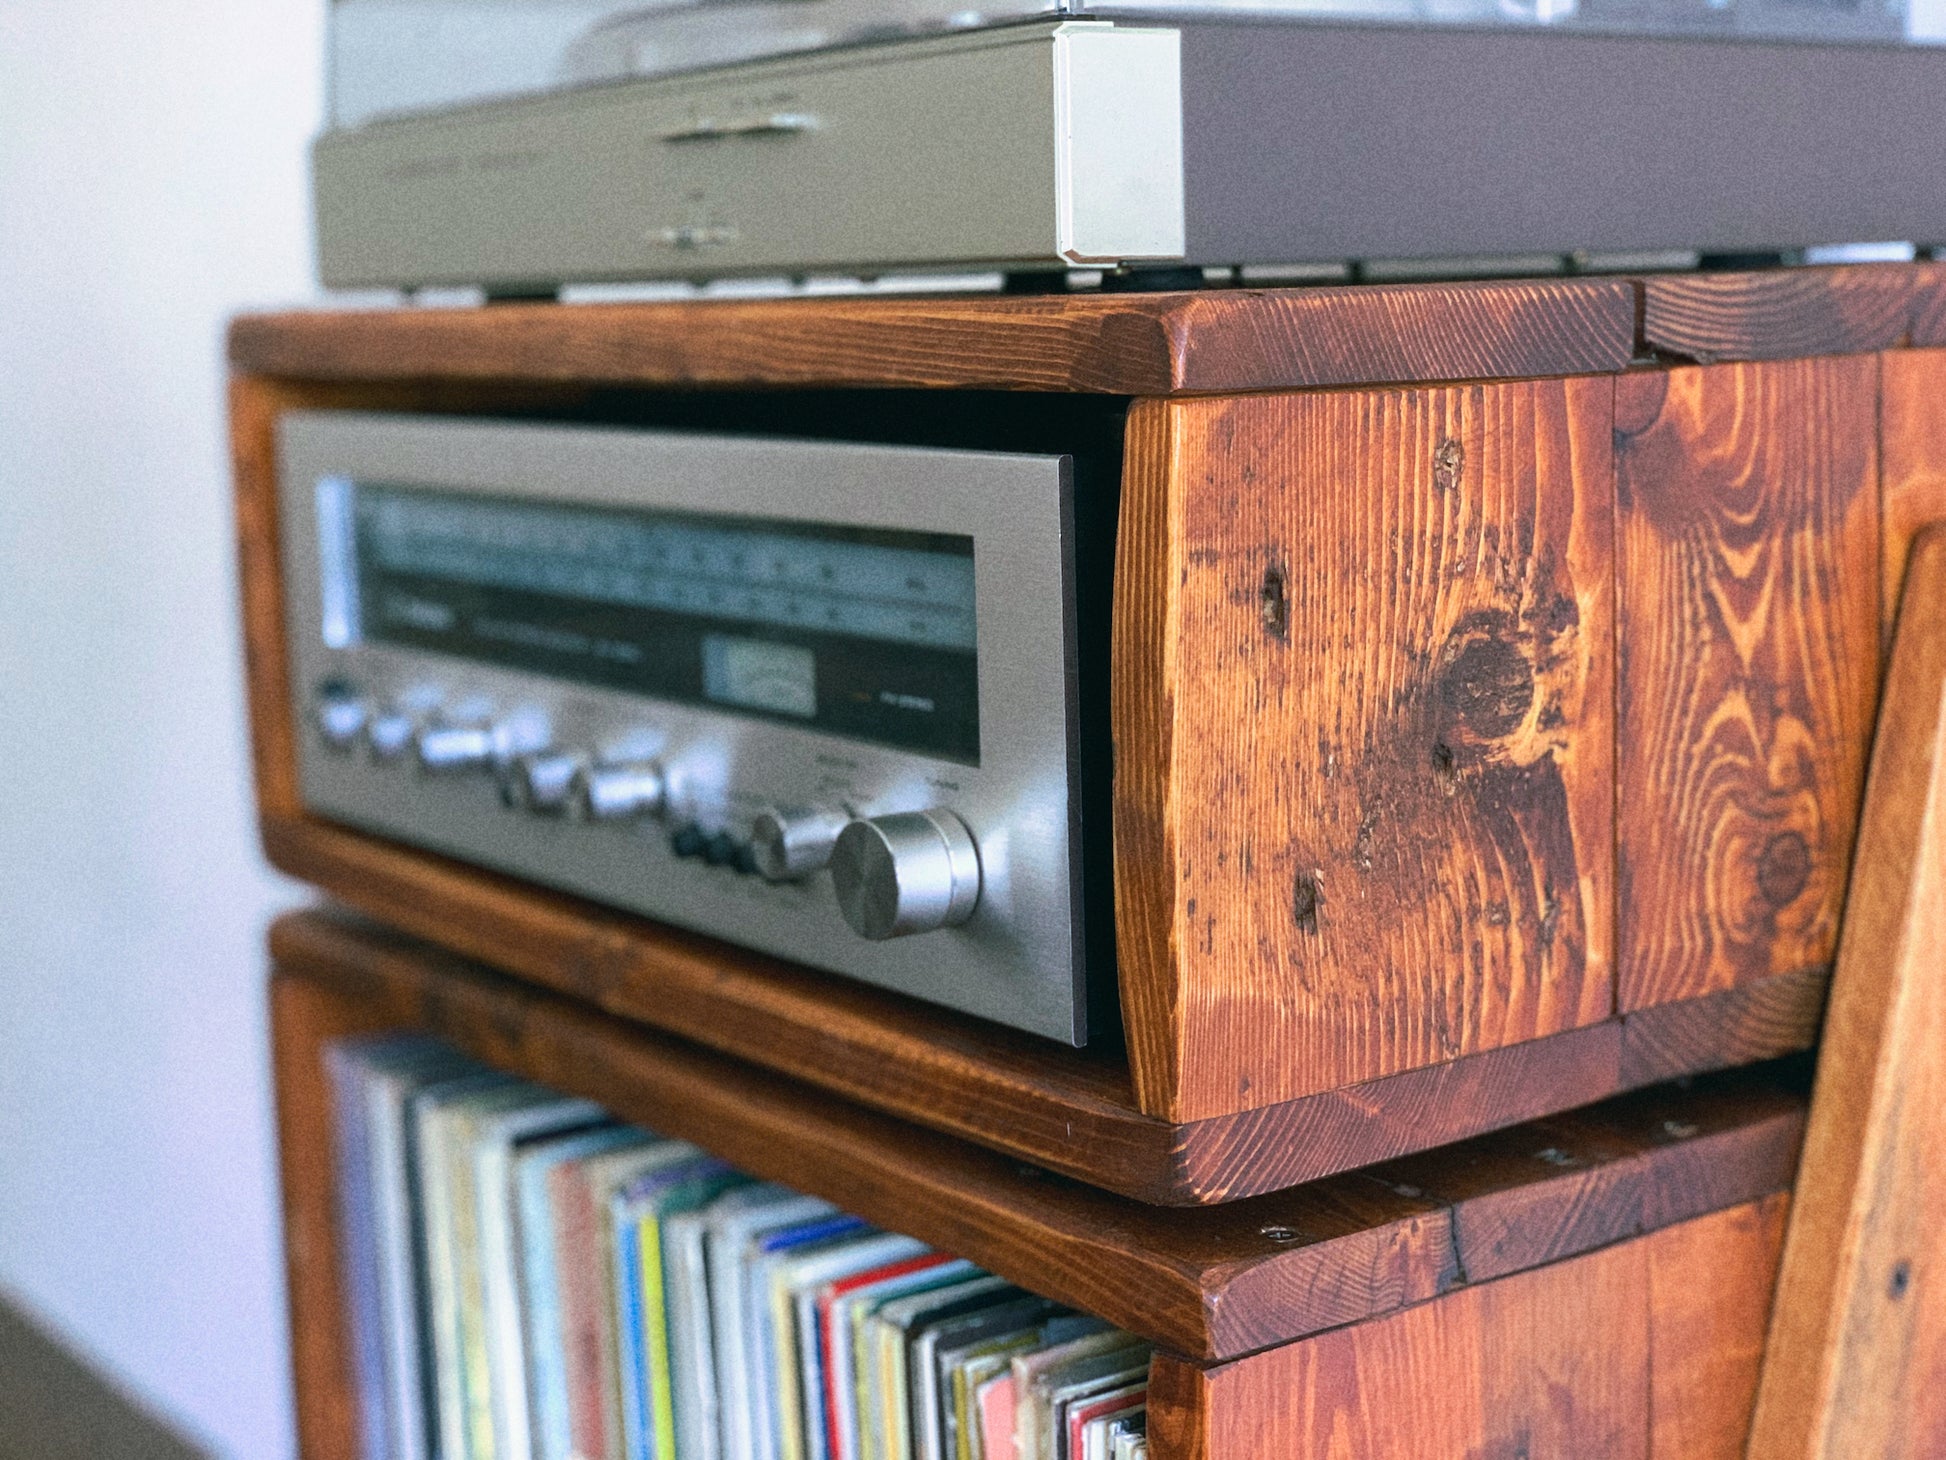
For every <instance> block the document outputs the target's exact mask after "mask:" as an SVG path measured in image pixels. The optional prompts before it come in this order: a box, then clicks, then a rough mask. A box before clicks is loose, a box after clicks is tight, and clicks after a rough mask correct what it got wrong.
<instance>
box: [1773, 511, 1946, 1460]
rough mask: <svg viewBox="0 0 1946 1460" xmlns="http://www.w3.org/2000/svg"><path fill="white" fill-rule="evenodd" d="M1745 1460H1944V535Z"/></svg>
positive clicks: (1865, 836) (1903, 610)
mask: <svg viewBox="0 0 1946 1460" xmlns="http://www.w3.org/2000/svg"><path fill="white" fill-rule="evenodd" d="M1882 724H1883V726H1884V730H1883V733H1882V735H1881V737H1880V739H1879V742H1878V747H1877V749H1876V751H1875V752H1874V754H1873V757H1872V770H1871V781H1870V784H1869V787H1868V789H1867V793H1866V804H1865V818H1864V825H1863V826H1862V828H1861V830H1860V833H1859V852H1860V857H1859V865H1858V870H1857V872H1856V874H1855V886H1854V888H1853V891H1852V895H1851V903H1850V908H1849V910H1848V913H1847V916H1846V919H1845V929H1844V941H1843V943H1842V944H1841V946H1840V948H1839V951H1838V968H1837V972H1836V974H1835V976H1834V978H1833V981H1832V999H1831V1015H1830V1018H1829V1020H1828V1022H1827V1024H1826V1027H1825V1037H1824V1042H1823V1045H1822V1047H1821V1050H1820V1052H1819V1056H1818V1077H1817V1087H1816V1090H1815V1092H1814V1099H1813V1103H1812V1107H1811V1121H1810V1128H1809V1132H1808V1137H1807V1161H1806V1165H1805V1171H1804V1178H1803V1179H1802V1180H1801V1181H1800V1182H1799V1184H1798V1190H1797V1198H1796V1203H1795V1209H1794V1211H1793V1214H1792V1219H1791V1226H1790V1234H1789V1237H1788V1240H1787V1243H1786V1246H1785V1249H1784V1262H1783V1271H1782V1273H1781V1275H1780V1277H1779V1279H1778V1290H1777V1306H1776V1311H1775V1316H1774V1319H1773V1323H1772V1327H1771V1336H1770V1345H1769V1352H1768V1354H1767V1355H1766V1357H1765V1360H1764V1373H1763V1384H1762V1388H1761V1390H1760V1391H1759V1395H1758V1403H1757V1410H1756V1419H1755V1422H1754V1425H1753V1428H1752V1431H1751V1441H1750V1460H1851V1457H1854V1456H1871V1457H1874V1460H1921V1457H1927V1456H1936V1455H1939V1454H1941V1453H1942V1452H1943V1451H1946V1401H1942V1399H1941V1394H1942V1392H1946V1390H1942V1385H1946V1240H1942V1238H1941V1235H1940V1223H1939V1212H1940V1208H1941V1206H1942V1205H1943V1204H1946V1163H1942V1161H1941V1159H1940V1158H1941V1154H1942V1151H1946V1115H1943V1114H1942V1112H1946V982H1942V980H1941V978H1940V968H1939V955H1940V950H1941V948H1942V947H1946V526H1941V525H1935V526H1934V527H1932V528H1930V529H1929V530H1927V531H1926V532H1924V533H1922V534H1920V536H1919V537H1918V539H1917V540H1916V542H1915V544H1914V546H1913V550H1912V555H1911V563H1910V567H1909V569H1908V571H1907V573H1906V576H1905V588H1904V593H1903V595H1902V602H1901V607H1900V611H1899V619H1898V630H1897V633H1896V635H1895V637H1894V639H1893V648H1892V659H1891V665H1890V669H1889V672H1888V674H1887V679H1886V695H1885V705H1884V709H1883V711H1882Z"/></svg>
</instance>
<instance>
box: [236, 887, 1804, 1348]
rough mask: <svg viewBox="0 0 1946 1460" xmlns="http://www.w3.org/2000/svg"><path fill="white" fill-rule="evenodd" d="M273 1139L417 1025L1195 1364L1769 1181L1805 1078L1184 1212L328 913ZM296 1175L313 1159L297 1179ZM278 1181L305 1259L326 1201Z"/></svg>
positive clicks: (1728, 1088) (1655, 1096)
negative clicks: (332, 1047) (358, 1036)
mask: <svg viewBox="0 0 1946 1460" xmlns="http://www.w3.org/2000/svg"><path fill="white" fill-rule="evenodd" d="M271 948H272V956H273V959H274V962H275V966H276V970H277V980H276V986H275V1008H276V1022H277V1027H278V1031H279V1034H278V1045H279V1049H280V1060H279V1067H278V1081H279V1091H280V1104H281V1106H282V1108H283V1109H284V1111H285V1112H286V1114H285V1127H284V1131H283V1142H284V1149H285V1150H286V1152H287V1153H309V1159H312V1160H316V1161H325V1160H327V1159H328V1152H329V1150H330V1136H329V1129H330V1127H329V1122H328V1117H327V1112H326V1111H325V1109H324V1104H325V1102H326V1099H327V1096H326V1086H325V1084H324V1080H323V1075H322V1073H321V1069H320V1067H319V1066H318V1058H317V1056H318V1046H319V1044H320V1042H321V1041H323V1040H326V1039H329V1038H333V1037H336V1036H339V1035H343V1034H347V1033H350V1032H353V1031H354V1030H375V1029H384V1028H401V1027H405V1028H414V1029H421V1030H425V1031H428V1032H431V1033H434V1034H437V1035H439V1036H440V1037H441V1038H443V1039H446V1040H448V1041H449V1042H451V1043H452V1044H454V1045H456V1046H458V1047H459V1048H461V1049H463V1050H465V1051H466V1052H468V1053H469V1054H472V1055H474V1056H475V1057H476V1058H479V1059H481V1060H483V1061H485V1062H487V1063H489V1064H492V1065H495V1066H497V1067H499V1068H502V1069H505V1070H508V1071H511V1072H512V1073H515V1074H518V1075H521V1076H523V1077H525V1078H528V1079H532V1080H535V1081H537V1082H539V1083H542V1084H546V1085H549V1086H552V1087H554V1088H557V1089H561V1090H564V1091H567V1092H569V1093H571V1094H576V1095H582V1096H586V1097H588V1098H590V1099H594V1100H599V1101H601V1102H602V1103H603V1104H604V1105H606V1106H607V1107H608V1108H610V1109H611V1110H613V1111H614V1112H615V1113H616V1114H617V1115H619V1116H621V1117H623V1118H625V1119H628V1120H631V1121H634V1122H636V1123H639V1124H641V1125H644V1126H646V1127H648V1128H650V1129H653V1130H657V1131H660V1132H662V1133H664V1134H667V1135H671V1136H677V1137H681V1138H683V1139H687V1140H692V1141H695V1142H697V1143H698V1144H700V1145H703V1146H705V1147H707V1148H708V1149H710V1150H711V1151H713V1152H715V1153H716V1154H718V1155H721V1156H722V1157H724V1158H725V1159H726V1160H729V1161H731V1162H733V1163H734V1164H736V1165H738V1166H740V1167H742V1168H744V1169H746V1170H749V1171H751V1172H753V1173H755V1174H756V1175H759V1176H762V1177H765V1178H767V1179H770V1180H775V1181H781V1182H785V1183H788V1184H789V1185H792V1186H796V1187H799V1188H802V1189H803V1190H806V1191H809V1192H812V1193H814V1194H816V1195H818V1196H822V1197H825V1198H827V1199H829V1200H831V1201H833V1202H836V1203H838V1204H840V1205H841V1206H843V1207H845V1208H846V1209H847V1210H850V1211H854V1212H856V1213H858V1214H859V1215H860V1216H863V1217H865V1218H866V1219H867V1220H869V1221H872V1222H875V1223H877V1224H879V1225H882V1226H886V1227H888V1228H891V1229H894V1230H898V1231H905V1232H910V1233H911V1234H912V1235H914V1236H917V1237H920V1238H922V1239H923V1240H925V1241H927V1242H930V1243H932V1244H934V1245H935V1246H938V1247H940V1248H943V1249H945V1250H948V1251H951V1252H955V1253H958V1254H961V1255H963V1256H966V1257H968V1258H970V1259H972V1260H973V1261H974V1262H976V1263H978V1264H980V1265H981V1266H983V1267H986V1268H990V1269H991V1270H992V1271H994V1272H997V1273H1000V1274H1002V1275H1004V1276H1006V1277H1009V1278H1011V1279H1013V1280H1015V1281H1017V1282H1020V1283H1022V1284H1024V1285H1026V1286H1029V1287H1031V1288H1033V1289H1034V1290H1036V1291H1038V1292H1041V1293H1044V1294H1046V1295H1047V1296H1049V1297H1052V1298H1056V1299H1059V1300H1060V1301H1062V1302H1066V1303H1071V1304H1073V1305H1075V1306H1076V1307H1079V1308H1082V1309H1085V1310H1086V1311H1089V1312H1092V1313H1096V1314H1099V1315H1100V1316H1102V1317H1103V1318H1106V1319H1108V1320H1109V1321H1110V1322H1112V1323H1115V1324H1117V1325H1119V1326H1121V1327H1123V1328H1127V1329H1129V1330H1130V1331H1132V1332H1134V1333H1137V1334H1140V1335H1141V1336H1143V1337H1145V1338H1148V1339H1150V1340H1152V1341H1154V1342H1155V1343H1157V1344H1159V1345H1161V1346H1163V1347H1164V1348H1167V1349H1169V1350H1171V1351H1173V1352H1175V1353H1178V1354H1181V1355H1185V1356H1187V1357H1190V1358H1194V1359H1199V1360H1205V1361H1211V1360H1221V1359H1227V1358H1232V1357H1235V1356H1237V1355H1240V1354H1245V1353H1249V1352H1252V1351H1255V1350H1258V1349H1263V1348H1268V1347H1271V1346H1274V1345H1278V1344H1282V1343H1287V1342H1289V1341H1291V1340H1293V1339H1296V1338H1301V1337H1303V1336H1305V1335H1307V1334H1311V1333H1316V1332H1318V1331H1321V1330H1323V1329H1327V1328H1333V1327H1337V1326H1339V1325H1341V1324H1346V1323H1353V1322H1359V1321H1363V1320H1367V1319H1370V1318H1373V1317H1375V1316H1378V1315H1380V1314H1384V1313H1388V1312H1391V1311H1394V1310H1396V1309H1399V1308H1403V1307H1406V1306H1409V1305H1412V1304H1415V1303H1420V1302H1425V1301H1427V1300H1430V1299H1432V1298H1435V1297H1437V1296H1439V1295H1440V1294H1442V1293H1444V1292H1447V1291H1449V1290H1451V1289H1452V1288H1454V1287H1456V1286H1459V1285H1462V1284H1466V1283H1478V1282H1484V1281H1487V1280H1489V1279H1493V1278H1498V1277H1503V1276H1506V1275H1508V1274H1511V1273H1515V1272H1520V1271H1523V1270H1526V1269H1529V1268H1534V1267H1540V1266H1544V1265H1546V1264H1549V1263H1554V1262H1559V1261H1561V1260H1563V1259H1564V1258H1567V1257H1571V1256H1573V1255H1575V1254H1577V1253H1582V1252H1587V1251H1591V1250H1593V1249H1595V1248H1598V1247H1602V1246H1605V1245H1607V1244H1609V1243H1612V1242H1616V1241H1619V1240H1621V1239H1623V1238H1627V1237H1632V1236H1635V1235H1638V1234H1640V1233H1642V1232H1646V1231H1651V1230H1654V1229H1656V1228H1659V1227H1664V1226H1669V1225H1673V1224H1675V1223H1678V1222H1682V1221H1684V1220H1687V1219H1689V1218H1691V1217H1695V1216H1699V1215H1702V1214H1704V1213H1706V1212H1712V1211H1717V1210H1721V1209H1724V1208H1727V1207H1731V1206H1735V1205H1738V1204H1740V1203H1744V1202H1748V1201H1751V1200H1754V1199H1756V1198H1759V1197H1762V1196H1766V1195H1769V1194H1771V1193H1774V1192H1778V1191H1782V1190H1785V1189H1787V1188H1788V1186H1789V1183H1790V1179H1791V1175H1792V1170H1793V1166H1794V1162H1795V1159H1796V1152H1797V1147H1798V1143H1799V1140H1800V1138H1801V1134H1802V1128H1803V1120H1804V1097H1803V1095H1802V1093H1801V1087H1802V1079H1801V1075H1793V1074H1792V1073H1791V1072H1790V1071H1789V1070H1779V1069H1778V1068H1775V1067H1771V1068H1765V1069H1760V1070H1756V1071H1744V1072H1739V1073H1735V1074H1726V1075H1720V1076H1715V1077H1711V1078H1709V1079H1706V1080H1702V1081H1698V1082H1696V1083H1695V1084H1694V1085H1692V1086H1691V1087H1690V1088H1689V1089H1687V1090H1684V1091H1680V1092H1676V1091H1671V1090H1668V1089H1664V1090H1661V1091H1650V1092H1644V1093H1642V1094H1639V1095H1635V1096H1630V1097H1626V1098H1624V1099H1622V1100H1619V1101H1615V1102H1612V1103H1610V1104H1607V1105H1601V1106H1596V1107H1594V1108H1593V1109H1590V1110H1586V1111H1582V1112H1578V1113H1576V1114H1574V1115H1569V1116H1563V1117H1558V1118H1555V1119H1550V1120H1547V1121H1542V1122H1538V1123H1535V1124H1533V1125H1528V1126H1522V1127H1519V1128H1517V1129H1515V1130H1512V1131H1508V1132H1504V1133H1502V1134H1499V1135H1494V1136H1488V1137H1483V1138H1481V1139H1479V1140H1475V1141H1471V1142H1467V1143H1465V1144H1463V1145H1460V1146H1457V1147H1453V1148H1450V1149H1447V1150H1443V1151H1439V1152H1434V1153H1430V1154H1427V1155H1423V1156H1417V1157H1411V1158H1407V1159H1405V1160H1401V1161H1397V1162H1393V1163H1390V1164H1387V1165H1384V1166H1380V1167H1376V1168H1372V1169H1370V1170H1366V1171H1363V1172H1358V1173H1351V1174H1345V1175H1340V1176H1336V1177H1332V1178H1329V1179H1326V1180H1323V1181H1318V1182H1313V1183H1310V1184H1307V1185H1305V1186H1300V1187H1296V1188H1293V1189H1291V1190H1288V1191H1284V1192H1279V1193H1277V1194H1275V1195H1270V1196H1263V1197H1258V1198H1255V1199H1252V1200H1249V1201H1240V1202H1234V1203H1230V1204H1228V1205H1225V1206H1222V1207H1214V1208H1205V1209H1199V1210H1192V1211H1170V1210H1168V1209H1165V1208H1159V1207H1153V1206H1148V1205H1144V1204H1141V1203H1135V1202H1130V1201H1126V1200H1123V1199H1121V1198H1118V1197H1115V1196H1111V1195H1109V1194H1107V1193H1105V1192H1101V1191H1098V1190H1095V1189H1093V1188H1091V1187H1088V1186H1085V1185H1083V1184H1081V1183H1079V1182H1075V1181H1070V1180H1066V1179H1064V1178H1062V1177H1060V1176H1057V1175H1054V1174H1051V1173H1048V1172H1044V1171H1041V1170H1038V1169H1035V1168H1033V1167H1029V1166H1025V1165H1023V1164H1021V1163H1020V1162H1017V1161H1013V1160H1009V1159H1007V1158H1005V1157H1003V1156H1000V1155H998V1154H996V1153H994V1152H991V1151H988V1150H985V1149H983V1148H981V1147H978V1146H975V1145H972V1144H970V1143H968V1142H965V1141H960V1140H957V1139H954V1138H952V1137H950V1136H945V1135H940V1134H937V1133H934V1132H928V1131H923V1130H918V1129H915V1128H913V1127H911V1126H909V1125H906V1124H905V1123H903V1122H900V1121H895V1120H892V1119H890V1118H888V1117H885V1116H882V1115H878V1114H876V1113H873V1112H870V1111H866V1110H862V1109H860V1108H858V1107H856V1106H854V1105H852V1104H850V1103H849V1102H846V1101H842V1100H839V1099H836V1098H834V1097H832V1096H829V1095H826V1094H823V1093H822V1092H819V1091H816V1090H814V1089H812V1088H810V1087H809V1086H806V1085H803V1084H800V1083H798V1082H796V1081H792V1080H788V1079H785V1078H783V1077H781V1076H778V1075H775V1074H772V1073H769V1072H766V1071H763V1070H759V1069H757V1068H754V1067H752V1066H750V1065H747V1064H744V1063H742V1062H739V1061H735V1060H730V1059H727V1058H725V1057H723V1056H721V1055H717V1054H713V1053H711V1052H709V1051H707V1050H704V1049H702V1048H699V1047H697V1046H695V1045H692V1044H688V1043H685V1042H683V1041H680V1040H676V1039H672V1038H670V1037H668V1036H666V1035H662V1034H658V1033H656V1032H654V1031H651V1030H647V1029H643V1028H642V1027H640V1026H639V1025H637V1024H634V1023H632V1022H630V1021H626V1020H620V1019H615V1018H612V1017H609V1016H606V1015H602V1014H599V1013H595V1012H593V1011H591V1010H589V1009H587V1008H586V1007H584V1006H582V1005H580V1004H579V1003H577V1002H575V1001H573V1000H569V999H563V998H560V997H557V996H554V995H551V994H547V993H545V992H542V991H539V990H536V989H534V988H532V987H531V986H528V985H526V984H523V983H520V982H518V981H515V980H510V979H507V978H504V977H501V976H500V975H497V974H494V973H492V972H490V971H488V970H486V969H483V968H481V967H479V966H477V965H473V964H469V963H466V962H463V961H462V960H460V959H457V958H454V957H452V956H451V955H449V954H445V953H441V952H437V951H435V950H433V949H431V948H429V947H427V946H426V945H423V944H417V943H414V942H412V941H410V940H407V939H404V938H401V937H399V936H398V935H396V934H392V933H387V932H381V931H379V930H377V929H375V928H372V927H370V926H368V925H362V924H360V923H357V922H354V921H351V920H348V919H347V918H345V917H344V916H343V915H328V914H321V913H300V914H294V915H291V916H288V917H286V918H284V919H282V920H280V921H279V922H278V924H277V925H276V927H275V928H274V930H273V932H272V937H271ZM312 1175H313V1176H316V1175H317V1173H316V1172H315V1171H314V1172H312ZM300 1185H301V1186H302V1188H303V1189H300V1190H294V1191H291V1192H288V1193H287V1197H288V1198H289V1199H290V1200H291V1202H292V1203H293V1219H294V1220H295V1221H297V1222H298V1224H299V1226H300V1227H301V1228H302V1229H303V1231H304V1232H305V1233H306V1234H307V1235H306V1237H305V1240H304V1241H302V1242H300V1243H298V1244H297V1246H296V1248H295V1250H298V1251H312V1252H315V1251H318V1250H319V1245H318V1244H319V1243H320V1242H322V1241H324V1238H325V1235H326V1234H327V1232H328V1227H329V1221H330V1213H329V1203H328V1201H326V1200H322V1199H320V1198H319V1196H318V1194H317V1193H316V1192H315V1191H313V1190H312V1189H311V1185H310V1183H309V1182H306V1183H300Z"/></svg>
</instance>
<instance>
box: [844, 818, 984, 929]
mask: <svg viewBox="0 0 1946 1460" xmlns="http://www.w3.org/2000/svg"><path fill="white" fill-rule="evenodd" d="M831 882H832V888H833V890H834V891H836V893H837V894H838V911H839V912H841V913H843V914H844V919H845V921H846V922H847V923H849V924H850V925H851V930H852V931H853V932H854V933H856V934H858V936H859V937H861V938H870V939H872V940H873V941H874V942H876V941H878V940H880V939H884V938H901V937H904V936H905V935H907V934H908V933H930V932H932V931H933V930H934V929H936V928H949V927H953V926H955V925H956V924H959V923H963V922H965V921H966V920H967V919H968V918H970V917H972V916H973V909H974V908H976V907H978V906H979V903H980V849H979V846H978V844H977V843H976V842H975V841H974V840H973V833H972V832H970V831H968V830H967V829H966V823H965V822H963V821H961V820H960V819H959V818H958V817H957V816H955V815H954V814H953V813H952V812H950V811H945V810H941V809H938V808H935V809H933V810H931V811H901V812H897V813H895V814H893V815H889V816H874V817H872V818H870V819H869V820H865V821H854V822H851V823H850V824H849V825H847V826H846V827H845V829H844V830H843V831H841V832H839V833H838V840H837V844H836V845H834V846H833V847H832V849H831Z"/></svg>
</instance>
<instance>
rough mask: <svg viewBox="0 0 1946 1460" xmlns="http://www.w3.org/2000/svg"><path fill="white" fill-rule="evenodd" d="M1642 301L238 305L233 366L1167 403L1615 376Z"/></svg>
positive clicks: (1279, 298)
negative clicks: (281, 308) (1200, 397)
mask: <svg viewBox="0 0 1946 1460" xmlns="http://www.w3.org/2000/svg"><path fill="white" fill-rule="evenodd" d="M1635 312H1636V308H1635V291H1634V287H1633V286H1632V285H1631V284H1630V283H1629V282H1628V281H1626V280H1622V279H1576V280H1509V281H1489V282H1484V283H1439V284H1399V285H1367V286H1358V287H1348V288H1313V289H1280V290H1256V289H1230V290H1211V291H1204V292H1195V293H1186V294H1114V293H1110V294H1072V295H1039V296H1010V295H972V296H964V297H957V296H951V295H946V296H938V295H934V296H927V295H919V296H916V297H908V298H898V297H885V298H822V299H777V300H759V301H747V300H713V301H698V302H694V303H690V302H675V303H667V304H572V305H559V304H495V305H491V306H487V307H484V308H478V309H408V310H403V311H383V312H380V311H305V312H302V313H291V314H277V315H255V316H246V317H244V318H242V319H239V320H238V321H236V323H235V324H234V325H233V326H232V328H231V331H230V342H229V353H230V362H231V364H232V365H233V366H235V367H236V368H237V369H238V370H240V371H245V372H249V373H252V374H259V375H273V376H287V377H291V378H299V379H307V380H414V379H430V378H444V379H459V380H495V379H523V380H557V381H574V382H577V383H599V384H605V385H622V384H626V385H643V386H705V385H706V386H718V387H723V386H802V385H819V386H827V387H835V386H939V387H961V388H987V389H1014V390H1060V391H1101V392H1107V393H1109V394H1116V395H1167V394H1173V393H1177V392H1189V391H1211V390H1277V389H1293V388H1299V387H1307V386H1325V385H1347V384H1364V383H1367V382H1371V381H1414V380H1465V379H1474V378H1482V379H1484V378H1508V377H1516V376H1540V375H1582V374H1593V373H1600V372H1608V371H1615V370H1621V369H1623V368H1625V367H1626V366H1627V364H1628V362H1629V360H1630V358H1631V357H1632V356H1633V355H1634V353H1635Z"/></svg>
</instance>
